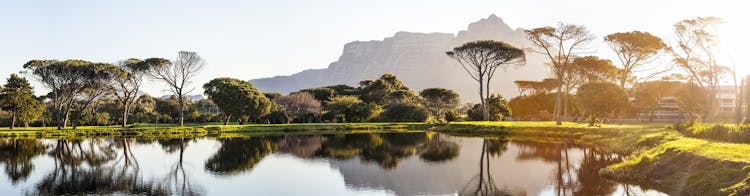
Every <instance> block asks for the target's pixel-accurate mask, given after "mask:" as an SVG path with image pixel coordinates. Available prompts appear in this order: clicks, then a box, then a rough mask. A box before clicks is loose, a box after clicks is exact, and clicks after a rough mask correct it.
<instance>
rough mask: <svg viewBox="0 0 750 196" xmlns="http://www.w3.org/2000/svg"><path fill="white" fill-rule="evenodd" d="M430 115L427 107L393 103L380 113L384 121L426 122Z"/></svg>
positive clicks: (379, 119) (379, 118)
mask: <svg viewBox="0 0 750 196" xmlns="http://www.w3.org/2000/svg"><path fill="white" fill-rule="evenodd" d="M428 117H429V113H428V112H427V109H425V108H424V107H422V106H419V105H414V104H393V105H391V106H389V107H388V108H387V109H386V110H385V112H383V113H381V114H380V117H378V121H382V122H425V121H426V120H427V118H428Z"/></svg>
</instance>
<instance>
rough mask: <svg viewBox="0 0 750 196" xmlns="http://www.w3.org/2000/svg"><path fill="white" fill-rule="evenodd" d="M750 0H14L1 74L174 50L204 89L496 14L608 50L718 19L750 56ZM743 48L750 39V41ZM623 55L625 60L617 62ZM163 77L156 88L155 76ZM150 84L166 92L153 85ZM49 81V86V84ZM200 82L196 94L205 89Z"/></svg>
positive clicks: (4, 20) (324, 62)
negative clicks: (195, 56)
mask: <svg viewBox="0 0 750 196" xmlns="http://www.w3.org/2000/svg"><path fill="white" fill-rule="evenodd" d="M746 4H747V3H744V2H743V1H730V0H713V1H697V0H688V1H677V0H664V1H661V0H660V1H654V0H635V1H624V0H622V1H596V0H569V1H559V0H554V1H553V0H548V1H521V0H518V1H499V0H495V1H489V0H476V1H457V0H456V1H444V0H379V1H371V0H370V1H364V0H363V1H358V0H331V1H315V2H313V1H303V0H300V1H291V0H278V1H151V0H148V1H147V0H144V1H120V2H113V1H77V0H70V1H54V0H49V1H43V0H40V1H2V2H0V14H1V15H2V17H0V26H1V27H2V28H0V79H3V80H4V79H5V78H7V76H8V75H9V74H10V73H16V72H19V71H21V69H22V68H21V66H22V65H23V64H24V63H25V62H27V61H28V60H30V59H84V60H90V61H99V62H115V61H118V60H122V59H127V58H132V57H134V58H148V57H166V58H172V57H174V56H175V55H176V52H177V51H179V50H189V51H196V52H198V53H199V54H200V55H202V56H203V57H204V58H205V59H206V61H207V62H208V67H207V68H206V69H205V70H204V71H203V72H202V73H201V75H200V77H199V78H198V80H197V81H195V84H194V86H195V87H199V86H200V85H202V84H203V83H205V82H207V81H208V80H210V79H212V78H215V77H234V78H239V79H254V78H259V77H269V76H275V75H288V74H292V73H296V72H298V71H301V70H304V69H309V68H324V67H327V66H328V64H329V63H330V62H333V61H335V60H337V59H338V56H339V55H340V53H341V51H342V49H343V45H344V44H345V43H347V42H350V41H354V40H380V39H383V38H384V37H388V36H392V35H393V34H394V33H396V32H397V31H412V32H445V33H456V32H457V31H459V30H463V29H465V28H466V27H467V25H468V24H469V23H470V22H474V21H477V20H479V19H481V18H486V17H487V16H489V15H490V14H492V13H494V14H496V15H498V16H499V17H501V18H503V19H504V20H505V22H506V23H507V24H509V25H510V26H511V27H512V28H533V27H539V26H547V25H554V24H555V23H556V22H565V23H575V24H582V25H585V26H587V27H588V28H589V29H590V30H591V31H592V32H593V33H594V34H596V35H597V40H596V42H597V43H595V44H593V45H592V48H593V49H597V51H598V52H597V55H601V56H604V57H612V56H611V52H610V51H609V49H608V48H607V47H605V46H603V45H601V43H600V42H601V37H602V36H605V35H607V34H609V33H614V32H621V31H631V30H636V29H637V30H642V31H648V32H651V33H653V34H655V35H657V36H660V37H662V38H664V39H665V40H667V41H671V40H672V39H671V26H672V24H674V23H675V22H677V21H679V20H681V19H687V18H693V17H696V16H718V17H722V18H724V19H726V20H727V23H726V24H725V27H724V28H722V29H721V34H722V36H723V37H722V40H723V43H724V44H725V45H726V46H727V47H725V48H727V49H726V50H725V51H726V52H722V53H725V54H720V55H721V56H724V61H725V62H729V61H728V59H729V58H728V56H729V54H731V55H732V56H734V61H735V62H736V63H737V66H739V67H742V68H741V70H743V72H745V73H747V72H750V69H749V68H747V66H750V65H749V64H748V62H750V61H748V60H745V59H743V58H742V57H745V56H744V55H746V54H748V52H749V51H750V50H748V49H745V47H746V46H748V45H750V43H749V42H748V39H747V38H746V37H743V35H750V31H749V29H748V28H749V27H748V21H747V18H750V14H748V11H747V8H748V5H746ZM740 46H742V47H740ZM613 60H614V59H613ZM152 84H153V85H152ZM152 84H149V85H147V86H148V87H147V88H146V92H148V93H151V94H155V95H161V94H166V93H167V92H165V91H161V90H162V89H163V86H161V85H160V84H159V83H155V82H152ZM41 90H42V88H41V86H39V87H37V91H41ZM200 91H201V89H197V90H196V91H195V92H193V94H197V93H200Z"/></svg>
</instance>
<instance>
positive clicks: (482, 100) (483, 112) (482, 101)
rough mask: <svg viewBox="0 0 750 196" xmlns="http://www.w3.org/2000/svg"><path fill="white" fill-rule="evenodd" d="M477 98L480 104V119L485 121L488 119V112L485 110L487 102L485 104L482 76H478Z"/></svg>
mask: <svg viewBox="0 0 750 196" xmlns="http://www.w3.org/2000/svg"><path fill="white" fill-rule="evenodd" d="M479 100H480V104H481V105H482V120H483V121H487V120H489V112H487V104H485V102H486V100H485V99H484V83H483V80H482V77H479Z"/></svg>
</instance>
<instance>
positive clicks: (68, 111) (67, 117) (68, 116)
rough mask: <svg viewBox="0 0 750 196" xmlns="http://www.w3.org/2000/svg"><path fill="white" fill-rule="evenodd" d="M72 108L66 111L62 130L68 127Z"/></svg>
mask: <svg viewBox="0 0 750 196" xmlns="http://www.w3.org/2000/svg"><path fill="white" fill-rule="evenodd" d="M70 107H71V106H68V108H66V109H65V120H64V121H63V123H62V128H65V127H67V126H68V121H70Z"/></svg>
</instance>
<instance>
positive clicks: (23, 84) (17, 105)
mask: <svg viewBox="0 0 750 196" xmlns="http://www.w3.org/2000/svg"><path fill="white" fill-rule="evenodd" d="M33 96H34V90H33V88H32V87H31V84H29V81H28V80H26V78H22V77H18V75H16V74H11V75H10V78H8V81H7V83H5V85H4V86H3V88H2V90H1V91H0V103H1V104H2V108H3V109H4V110H8V111H10V113H11V123H10V129H13V128H14V127H15V126H16V121H17V118H18V116H19V113H23V112H30V111H29V110H30V109H38V107H35V108H32V107H29V106H30V104H35V103H32V102H34V101H36V99H34V97H33Z"/></svg>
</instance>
